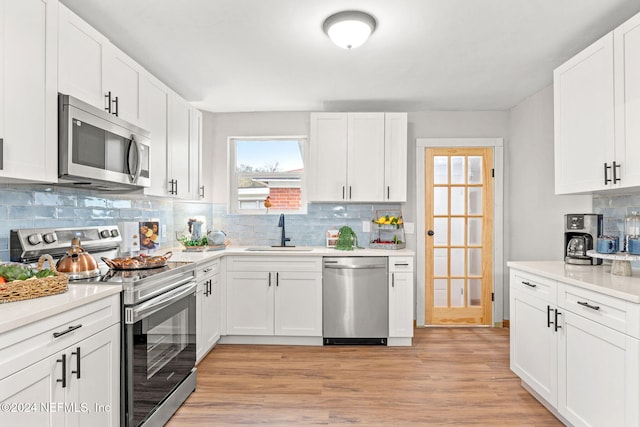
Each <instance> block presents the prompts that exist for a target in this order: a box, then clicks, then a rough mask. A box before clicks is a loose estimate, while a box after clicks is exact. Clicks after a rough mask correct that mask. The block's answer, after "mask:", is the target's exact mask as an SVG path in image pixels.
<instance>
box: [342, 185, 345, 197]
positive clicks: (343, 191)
mask: <svg viewBox="0 0 640 427" xmlns="http://www.w3.org/2000/svg"><path fill="white" fill-rule="evenodd" d="M344 189H345V187H344V185H343V186H342V200H344Z"/></svg>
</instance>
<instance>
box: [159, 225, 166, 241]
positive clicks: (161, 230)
mask: <svg viewBox="0 0 640 427" xmlns="http://www.w3.org/2000/svg"><path fill="white" fill-rule="evenodd" d="M160 235H161V238H162V240H166V239H167V224H162V225H161V226H160Z"/></svg>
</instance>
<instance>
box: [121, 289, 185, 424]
mask: <svg viewBox="0 0 640 427" xmlns="http://www.w3.org/2000/svg"><path fill="white" fill-rule="evenodd" d="M131 328H132V332H133V333H132V336H130V337H129V338H130V339H131V340H132V341H133V346H132V347H133V352H132V353H133V354H132V356H133V357H132V359H131V360H130V361H128V363H132V364H133V378H132V381H130V382H129V387H131V388H132V396H131V397H132V399H131V404H132V406H133V419H134V422H133V425H136V426H137V425H138V424H139V423H140V422H142V421H143V420H144V419H145V418H146V417H147V416H149V415H150V414H151V413H152V412H153V411H154V409H155V408H156V407H157V406H158V405H159V404H160V403H161V402H162V401H163V400H164V399H165V398H166V397H167V396H168V395H169V394H170V393H171V392H172V391H173V389H174V388H175V387H176V386H178V385H179V384H180V382H181V381H182V380H183V379H184V378H185V377H187V376H188V375H189V373H190V372H191V369H193V367H194V366H195V358H196V357H195V295H194V294H190V295H189V296H187V297H185V298H182V299H180V300H178V301H176V302H175V303H173V304H171V305H170V306H168V307H166V308H164V309H162V310H160V311H158V312H156V313H153V314H151V315H150V316H149V317H146V318H144V319H141V320H139V321H138V322H136V323H135V324H133V325H131Z"/></svg>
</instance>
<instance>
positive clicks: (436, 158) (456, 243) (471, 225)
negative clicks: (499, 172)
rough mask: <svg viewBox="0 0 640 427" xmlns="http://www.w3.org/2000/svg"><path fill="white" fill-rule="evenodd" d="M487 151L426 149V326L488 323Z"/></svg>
mask: <svg viewBox="0 0 640 427" xmlns="http://www.w3.org/2000/svg"><path fill="white" fill-rule="evenodd" d="M492 158H493V150H492V149H491V148H441V149H427V150H426V156H425V159H426V160H425V161H426V165H425V170H426V171H427V174H426V175H427V178H426V183H425V184H426V185H425V191H426V193H427V194H426V197H425V200H426V206H425V212H426V215H425V217H426V221H427V223H426V224H425V225H426V229H427V230H429V232H428V234H427V236H425V239H426V242H425V247H426V258H427V259H426V260H425V265H426V267H427V268H426V278H425V279H426V282H425V283H426V286H427V289H426V296H427V298H426V300H427V304H426V307H425V309H426V313H425V314H426V316H425V318H426V319H427V323H428V324H490V323H491V300H490V297H491V289H492V287H493V286H492V281H491V278H492V274H491V262H492V260H491V254H492V250H493V249H492V230H493V225H492V224H493V223H492V220H493V214H492V206H493V201H492V197H493V191H492V188H493V187H492V186H493V182H492V178H491V169H492V164H493V163H492Z"/></svg>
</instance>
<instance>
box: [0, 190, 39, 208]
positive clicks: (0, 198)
mask: <svg viewBox="0 0 640 427" xmlns="http://www.w3.org/2000/svg"><path fill="white" fill-rule="evenodd" d="M33 203H34V200H33V192H31V191H14V190H3V191H0V204H2V205H12V206H16V205H17V206H30V205H33Z"/></svg>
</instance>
